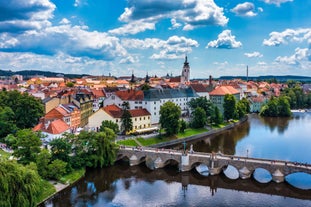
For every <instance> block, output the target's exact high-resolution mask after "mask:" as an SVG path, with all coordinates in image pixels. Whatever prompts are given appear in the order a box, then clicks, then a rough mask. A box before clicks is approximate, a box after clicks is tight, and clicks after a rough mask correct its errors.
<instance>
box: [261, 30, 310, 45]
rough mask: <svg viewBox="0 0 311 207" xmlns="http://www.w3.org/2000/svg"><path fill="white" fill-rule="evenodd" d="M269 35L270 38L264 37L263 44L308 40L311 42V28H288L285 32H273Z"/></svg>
mask: <svg viewBox="0 0 311 207" xmlns="http://www.w3.org/2000/svg"><path fill="white" fill-rule="evenodd" d="M269 36H270V38H269V39H264V41H263V44H264V45H266V46H279V45H281V44H286V43H287V42H288V41H292V42H303V41H308V43H311V28H300V29H297V30H294V29H286V30H284V31H283V32H271V33H270V34H269Z"/></svg>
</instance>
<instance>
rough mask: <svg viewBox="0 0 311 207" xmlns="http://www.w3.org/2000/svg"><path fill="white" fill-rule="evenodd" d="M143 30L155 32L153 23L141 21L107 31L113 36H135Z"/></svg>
mask: <svg viewBox="0 0 311 207" xmlns="http://www.w3.org/2000/svg"><path fill="white" fill-rule="evenodd" d="M145 30H155V23H153V22H144V21H142V20H138V21H133V22H130V23H128V24H126V25H124V26H123V27H119V28H116V29H112V30H110V31H109V33H110V34H113V35H127V34H137V33H139V32H143V31H145Z"/></svg>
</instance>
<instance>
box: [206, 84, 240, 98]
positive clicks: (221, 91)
mask: <svg viewBox="0 0 311 207" xmlns="http://www.w3.org/2000/svg"><path fill="white" fill-rule="evenodd" d="M238 93H240V92H239V91H238V90H236V89H235V88H233V87H232V86H219V87H217V88H215V89H214V90H213V91H211V92H210V93H209V95H212V96H213V95H214V96H224V95H226V94H232V95H233V94H238Z"/></svg>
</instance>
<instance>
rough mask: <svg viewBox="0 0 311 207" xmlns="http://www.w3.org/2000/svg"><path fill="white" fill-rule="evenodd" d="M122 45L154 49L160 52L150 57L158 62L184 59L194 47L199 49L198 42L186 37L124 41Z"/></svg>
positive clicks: (129, 47) (131, 47) (130, 47)
mask: <svg viewBox="0 0 311 207" xmlns="http://www.w3.org/2000/svg"><path fill="white" fill-rule="evenodd" d="M122 45H123V46H124V47H125V48H128V49H154V50H158V51H160V52H159V53H157V54H156V53H155V54H153V55H151V56H150V58H151V59H156V60H165V59H166V60H170V59H180V58H184V55H185V54H189V53H191V51H192V48H193V47H198V46H199V43H198V42H197V41H196V40H193V39H189V38H186V37H183V36H182V37H179V36H171V37H169V38H168V39H167V40H161V39H158V38H146V39H144V40H140V39H123V40H122Z"/></svg>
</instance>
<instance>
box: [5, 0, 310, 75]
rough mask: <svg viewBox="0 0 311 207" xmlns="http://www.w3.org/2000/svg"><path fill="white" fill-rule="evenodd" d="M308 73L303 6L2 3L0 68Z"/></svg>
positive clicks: (223, 1)
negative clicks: (185, 64)
mask: <svg viewBox="0 0 311 207" xmlns="http://www.w3.org/2000/svg"><path fill="white" fill-rule="evenodd" d="M185 55H187V56H188V60H189V62H190V68H191V69H190V75H191V78H208V76H209V75H212V76H213V77H219V76H224V75H234V76H236V75H245V74H246V65H248V67H249V75H250V76H258V75H306V76H311V1H309V0H249V1H241V0H230V1H228V0H174V1H171V0H170V1H169V0H65V1H64V0H31V1H26V0H10V1H7V0H0V69H7V70H13V71H19V70H30V69H33V70H44V71H54V72H63V73H79V74H81V73H87V74H92V75H109V74H111V75H114V76H127V75H131V73H132V71H134V74H135V75H136V76H140V77H144V76H145V75H146V74H147V73H148V74H149V75H152V76H153V75H157V76H164V75H166V74H167V73H169V74H173V75H174V76H176V75H180V73H181V69H182V66H183V62H184V58H185Z"/></svg>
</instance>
